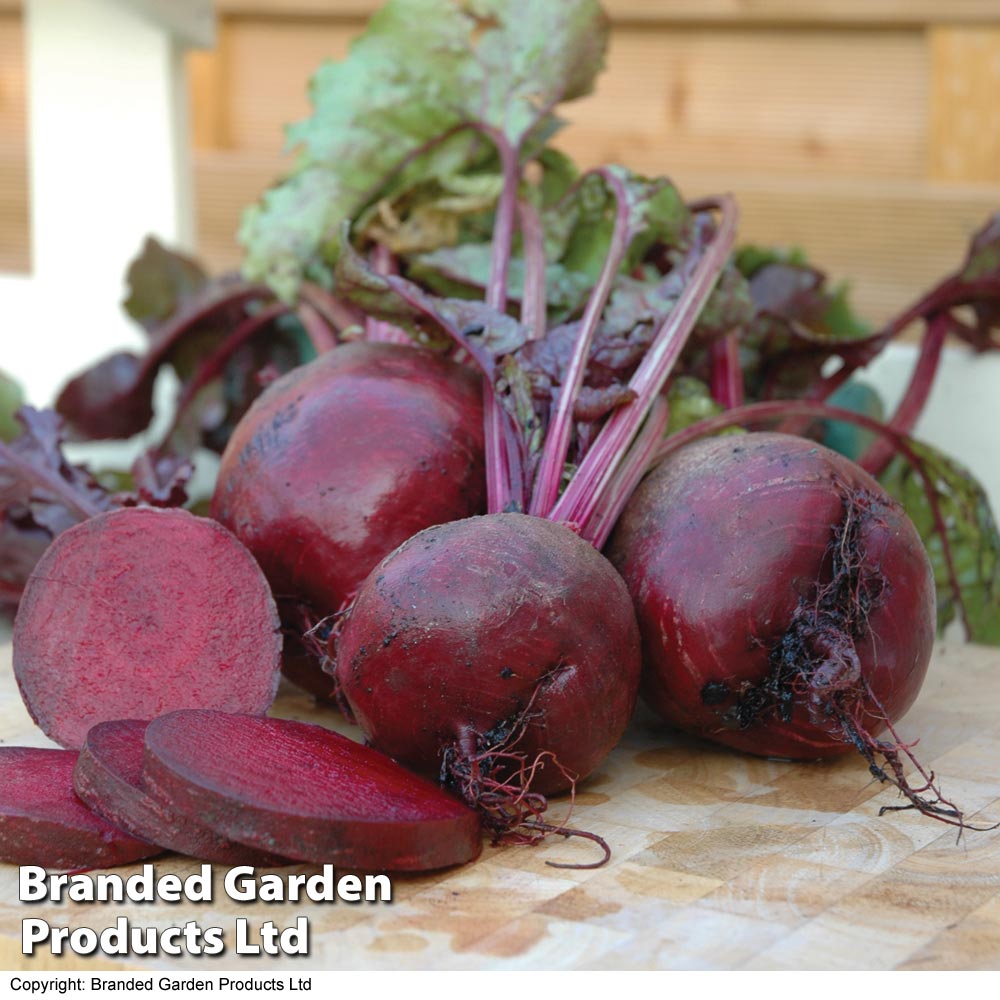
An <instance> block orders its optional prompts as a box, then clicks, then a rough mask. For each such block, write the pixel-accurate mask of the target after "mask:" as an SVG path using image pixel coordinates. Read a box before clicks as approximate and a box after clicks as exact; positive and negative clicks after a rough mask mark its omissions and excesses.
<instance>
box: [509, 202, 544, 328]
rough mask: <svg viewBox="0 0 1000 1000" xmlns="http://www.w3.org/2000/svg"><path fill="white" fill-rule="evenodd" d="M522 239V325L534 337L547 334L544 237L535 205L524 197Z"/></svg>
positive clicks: (520, 206) (520, 211) (519, 205)
mask: <svg viewBox="0 0 1000 1000" xmlns="http://www.w3.org/2000/svg"><path fill="white" fill-rule="evenodd" d="M517 212H518V223H519V225H520V229H521V242H522V243H523V245H524V289H523V291H522V292H521V325H522V326H524V327H526V328H527V330H528V336H529V338H530V339H531V340H540V339H541V338H542V337H544V336H545V328H546V322H547V318H548V310H547V308H546V288H545V240H544V233H543V232H542V223H541V219H539V217H538V212H536V211H535V206H534V205H532V204H531V203H530V202H529V201H525V200H524V199H521V200H520V201H518V203H517Z"/></svg>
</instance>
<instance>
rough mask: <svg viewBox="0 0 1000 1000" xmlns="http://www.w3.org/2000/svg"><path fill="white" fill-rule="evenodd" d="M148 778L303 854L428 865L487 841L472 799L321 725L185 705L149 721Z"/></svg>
mask: <svg viewBox="0 0 1000 1000" xmlns="http://www.w3.org/2000/svg"><path fill="white" fill-rule="evenodd" d="M143 767H144V775H145V778H144V780H145V782H146V786H147V787H148V788H149V789H150V791H151V793H152V794H153V795H155V796H156V797H157V798H158V799H162V800H163V801H169V802H170V803H171V804H172V805H173V807H174V808H175V809H177V810H178V811H180V812H184V813H186V814H187V815H189V816H197V817H198V819H199V820H200V821H201V822H203V823H205V824H206V825H208V826H210V827H211V828H212V829H214V830H216V831H217V832H218V833H220V834H221V835H223V836H225V837H229V838H231V839H233V840H237V841H240V842H241V843H244V844H248V845H250V846H253V847H255V848H257V849H258V850H262V851H273V852H274V853H275V854H280V855H282V856H284V857H287V858H294V859H296V860H297V861H308V862H311V863H313V864H334V865H339V866H342V867H346V868H357V869H362V870H368V871H429V870H431V869H434V868H445V867H448V866H450V865H457V864H461V863H463V862H465V861H471V860H472V859H473V858H475V857H477V856H478V854H479V851H480V849H481V837H480V821H479V817H478V815H477V814H476V813H474V812H473V811H472V810H470V809H468V808H467V807H466V806H464V805H462V804H461V803H460V802H458V801H457V800H456V799H454V798H452V797H451V796H450V795H448V794H447V793H445V792H443V791H442V790H441V789H440V788H439V787H438V786H437V785H435V784H433V783H432V782H430V781H427V780H426V779H424V778H420V777H417V776H416V775H414V774H411V773H410V772H409V771H407V770H405V769H404V768H402V767H400V766H399V765H398V764H396V763H395V762H394V761H393V760H391V759H390V758H389V757H386V756H385V755H384V754H380V753H378V752H377V751H375V750H371V749H369V748H368V747H364V746H362V745H361V744H359V743H355V742H354V741H353V740H349V739H347V738H346V737H344V736H341V735H339V734H338V733H334V732H331V731H330V730H328V729H324V728H323V727H322V726H314V725H309V724H307V723H303V722H289V721H287V720H284V719H271V718H261V717H258V716H248V715H229V714H226V713H225V712H215V711H196V710H189V711H181V712H174V713H172V714H170V715H165V716H163V717H162V718H159V719H156V720H154V721H153V722H152V723H150V725H149V727H148V729H147V730H146V755H145V761H144V765H143Z"/></svg>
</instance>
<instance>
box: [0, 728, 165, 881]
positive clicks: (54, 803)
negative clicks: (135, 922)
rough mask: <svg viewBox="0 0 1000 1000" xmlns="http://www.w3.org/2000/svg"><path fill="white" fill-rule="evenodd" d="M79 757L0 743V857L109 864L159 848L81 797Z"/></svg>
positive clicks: (50, 863) (58, 864) (66, 864)
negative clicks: (76, 785) (76, 775)
mask: <svg viewBox="0 0 1000 1000" xmlns="http://www.w3.org/2000/svg"><path fill="white" fill-rule="evenodd" d="M76 759H77V754H76V753H75V752H74V751H72V750H50V749H46V748H42V747H0V861H6V862H9V863H10V864H14V865H42V866H43V867H45V868H111V867H114V866H115V865H125V864H129V863H130V862H132V861H137V860H138V859H139V858H150V857H152V856H153V855H155V854H159V853H160V848H159V847H157V846H155V845H154V844H149V843H146V842H145V841H144V840H138V839H136V838H135V837H133V836H131V835H130V834H128V833H126V832H125V831H124V830H119V829H118V827H116V826H114V825H113V824H112V823H109V822H108V821H107V820H106V819H104V818H103V817H101V816H98V815H97V814H96V813H94V812H91V811H90V810H89V809H88V808H87V807H86V806H85V805H84V804H83V803H82V802H81V801H80V800H79V799H78V798H77V796H76V794H75V793H74V791H73V768H74V767H75V765H76Z"/></svg>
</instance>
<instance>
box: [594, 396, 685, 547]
mask: <svg viewBox="0 0 1000 1000" xmlns="http://www.w3.org/2000/svg"><path fill="white" fill-rule="evenodd" d="M669 420H670V407H669V406H668V405H667V401H666V400H665V399H664V398H663V397H662V396H660V397H658V398H657V400H656V402H655V403H654V404H653V410H652V412H651V413H650V415H649V417H648V419H647V420H646V423H645V424H643V427H642V430H640V431H639V434H638V436H637V437H636V439H635V441H634V442H633V443H632V447H631V448H630V449H629V453H628V455H626V456H625V459H624V460H623V462H622V464H621V465H620V466H619V468H618V471H617V472H616V473H615V475H614V477H613V478H612V479H611V481H610V482H609V483H608V485H607V488H606V489H605V490H604V492H603V493H602V494H601V496H600V497H599V498H598V500H597V504H596V506H595V507H594V513H593V516H592V517H591V519H590V521H589V522H588V524H587V528H586V531H585V532H581V536H582V537H583V538H586V539H587V540H588V541H589V542H592V543H593V545H594V548H596V549H603V548H604V543H605V542H606V541H607V540H608V537H609V536H610V534H611V532H612V530H613V529H614V526H615V524H616V523H617V522H618V518H619V517H620V516H621V513H622V511H623V510H624V509H625V505H626V504H627V503H628V501H629V497H631V496H632V493H633V492H634V491H635V488H636V487H637V486H638V485H639V482H640V481H641V479H642V477H643V476H645V475H646V473H647V472H649V470H650V468H651V467H652V465H653V460H654V456H655V455H656V451H657V449H658V448H659V446H660V442H661V441H662V440H663V435H664V433H665V431H666V429H667V423H668V421H669Z"/></svg>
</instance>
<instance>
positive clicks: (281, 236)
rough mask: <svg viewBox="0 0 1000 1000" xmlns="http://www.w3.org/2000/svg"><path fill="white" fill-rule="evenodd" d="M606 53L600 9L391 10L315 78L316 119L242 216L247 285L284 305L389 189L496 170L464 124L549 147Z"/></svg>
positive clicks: (398, 3) (565, 2)
mask: <svg viewBox="0 0 1000 1000" xmlns="http://www.w3.org/2000/svg"><path fill="white" fill-rule="evenodd" d="M606 42H607V25H606V22H605V18H604V16H603V13H602V11H601V9H600V5H599V4H598V3H597V0H546V2H545V3H536V4H515V3H511V2H510V0H454V2H449V3H442V2H441V0H390V2H389V3H388V4H387V5H386V6H385V7H383V8H382V9H381V10H380V11H378V12H377V13H376V14H375V15H374V16H373V17H372V19H371V21H370V22H369V25H368V28H367V30H366V31H365V33H364V34H363V35H362V36H361V37H360V38H359V39H357V40H356V41H355V43H354V44H353V45H352V47H351V51H350V54H349V55H348V57H347V59H345V60H343V61H342V62H338V63H333V62H328V63H326V64H325V65H324V66H323V67H322V68H321V69H320V70H319V72H318V73H317V74H316V75H315V77H314V78H313V81H312V84H311V88H310V94H311V97H312V101H313V106H314V112H313V114H312V116H311V117H310V118H309V119H307V120H306V121H303V122H300V123H298V124H297V125H294V126H292V127H291V128H289V130H288V141H289V144H290V145H291V146H294V147H297V149H298V159H297V163H296V165H295V167H294V169H293V172H292V174H291V176H290V177H289V178H287V179H286V180H284V181H282V182H280V183H279V185H278V186H276V187H275V188H272V189H271V190H270V191H269V192H267V193H266V194H265V195H264V197H263V199H262V201H261V202H260V203H259V204H258V205H256V206H254V207H252V208H251V209H250V210H249V211H248V212H247V213H246V214H245V216H244V219H243V224H242V227H241V231H240V239H241V240H242V242H243V243H244V245H245V246H246V248H247V258H246V262H245V271H246V273H247V274H248V275H249V276H251V277H253V278H255V279H262V280H265V281H267V282H268V283H269V284H270V285H271V286H272V287H273V288H274V289H275V291H276V292H277V293H278V294H279V295H281V296H282V297H284V298H290V297H292V296H293V295H294V294H295V291H296V289H297V287H298V283H299V282H300V281H301V280H302V278H303V277H304V276H305V277H311V278H312V279H313V280H322V272H323V270H324V269H325V268H326V267H328V266H329V265H331V264H332V263H334V261H335V260H336V257H337V254H338V252H339V247H340V238H341V228H340V226H341V223H342V221H343V220H345V219H353V218H355V217H356V216H357V215H358V214H359V213H360V212H361V211H362V210H363V209H364V208H365V207H366V206H367V205H369V204H370V203H372V202H373V201H375V200H376V199H377V197H378V196H379V194H380V193H381V192H383V191H384V190H385V189H386V187H387V186H388V185H390V184H391V185H394V186H395V188H396V190H400V189H405V188H406V187H409V186H412V185H414V184H417V183H420V182H422V181H425V180H427V179H429V178H436V179H441V178H449V177H452V175H455V174H459V173H463V172H466V171H469V170H474V169H475V168H476V167H481V166H482V165H483V164H484V163H486V162H488V161H490V160H491V159H495V151H494V150H493V148H492V145H491V143H490V142H489V141H488V140H487V139H486V138H485V137H484V136H483V135H481V134H473V133H470V132H469V131H461V130H460V127H461V126H464V125H476V126H482V127H486V128H491V129H495V130H498V131H499V132H501V133H503V135H504V136H505V137H506V139H507V141H509V142H510V143H511V145H512V146H514V147H515V148H520V147H522V146H530V145H531V140H532V139H533V138H535V137H547V136H548V135H550V134H551V133H552V132H553V131H554V129H555V128H556V127H557V126H558V120H557V119H556V118H555V116H554V115H553V113H552V109H553V108H554V107H555V106H556V105H557V104H558V103H559V102H561V101H564V100H571V99H573V98H576V97H580V96H582V95H583V94H586V93H587V92H588V91H589V90H590V88H591V86H592V84H593V80H594V77H595V76H596V74H597V72H598V71H599V69H600V68H601V65H602V62H603V56H604V49H605V46H606ZM535 151H537V150H535ZM449 183H451V184H452V185H454V183H455V182H454V180H453V179H452V180H451V181H449Z"/></svg>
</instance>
